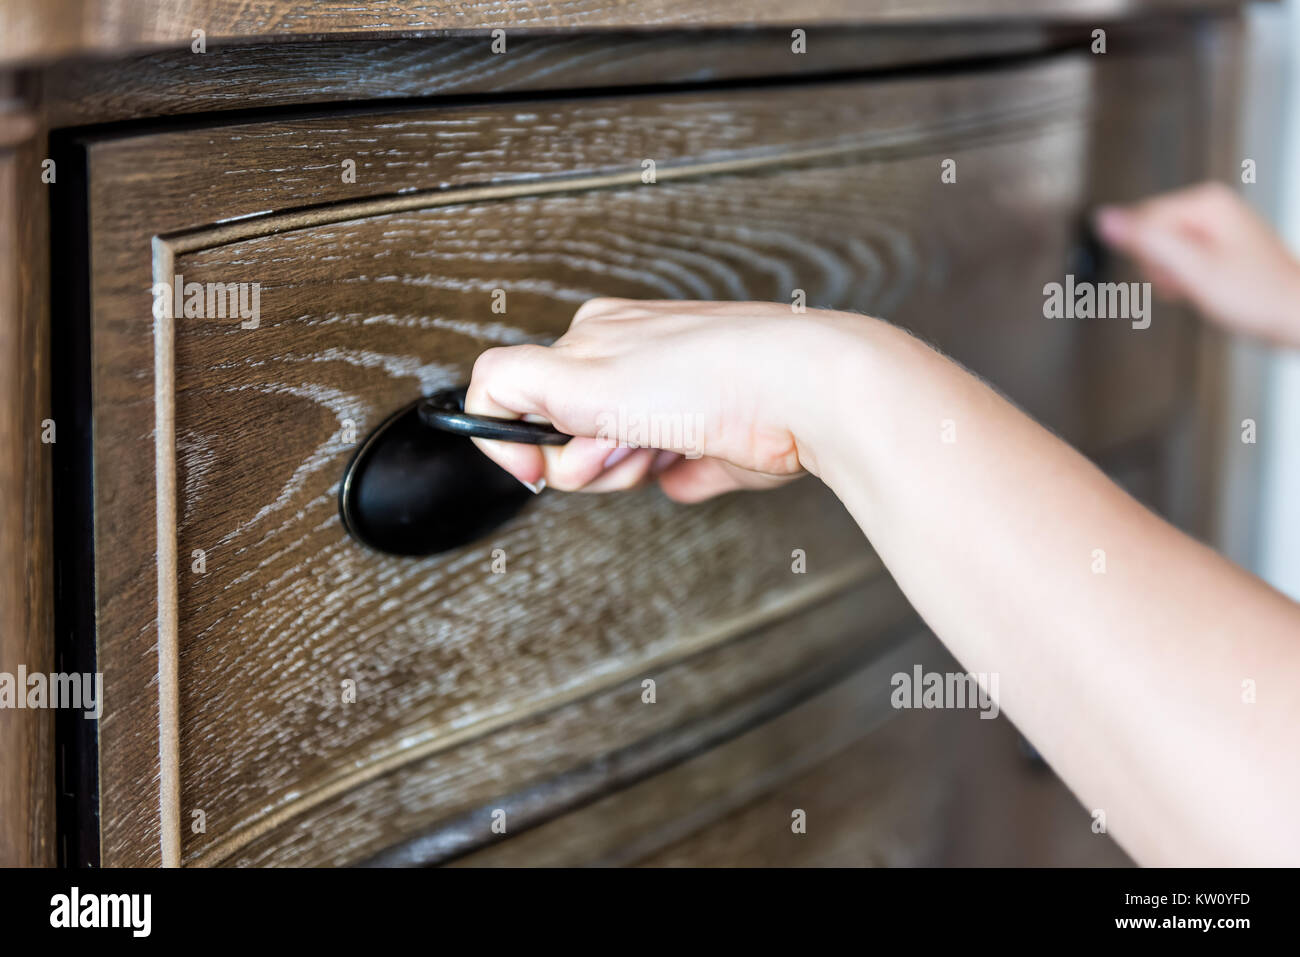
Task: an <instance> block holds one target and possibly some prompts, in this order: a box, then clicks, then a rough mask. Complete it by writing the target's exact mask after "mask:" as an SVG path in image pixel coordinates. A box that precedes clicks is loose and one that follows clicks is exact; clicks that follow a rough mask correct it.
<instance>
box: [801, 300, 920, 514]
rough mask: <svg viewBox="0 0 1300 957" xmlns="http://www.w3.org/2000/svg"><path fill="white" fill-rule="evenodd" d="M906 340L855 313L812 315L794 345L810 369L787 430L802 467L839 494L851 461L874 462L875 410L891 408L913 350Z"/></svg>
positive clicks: (897, 331)
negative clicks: (838, 481)
mask: <svg viewBox="0 0 1300 957" xmlns="http://www.w3.org/2000/svg"><path fill="white" fill-rule="evenodd" d="M912 341H914V340H912V339H911V337H910V336H908V335H907V334H906V333H904V332H903V331H902V330H900V329H898V328H897V327H895V326H892V325H890V324H889V323H887V322H884V321H882V320H880V319H873V318H871V317H869V316H863V315H858V314H854V313H845V312H834V311H831V310H816V311H814V312H810V313H809V316H808V322H806V323H805V324H804V328H803V335H802V337H801V339H800V341H799V342H798V343H797V345H796V344H789V343H787V344H786V346H785V348H787V349H794V350H797V351H796V352H795V354H796V355H799V356H800V357H802V358H803V360H804V361H805V362H806V371H805V375H804V376H802V377H801V379H802V382H801V386H802V387H801V388H799V389H798V390H797V393H798V394H797V395H794V396H791V404H790V407H789V410H788V419H787V425H788V428H789V430H790V433H791V435H792V436H793V437H794V440H795V444H796V446H797V448H798V450H799V460H800V463H801V464H802V465H803V467H804V468H805V469H806V470H807V471H808V472H811V473H812V474H814V475H817V476H818V477H819V478H821V479H822V480H823V481H824V482H826V484H828V485H831V487H832V489H834V484H833V477H837V476H838V475H841V474H845V473H846V472H848V471H851V470H852V468H853V467H854V466H852V465H850V464H849V463H848V461H847V460H848V459H849V458H850V457H852V458H853V459H854V460H857V461H861V460H862V459H863V457H864V456H865V457H866V458H867V459H868V460H870V459H871V458H872V457H873V456H872V454H871V449H870V448H869V446H871V445H873V444H874V443H876V442H877V435H878V432H879V429H878V428H877V427H876V424H877V423H878V419H879V416H878V415H877V414H875V413H876V410H878V409H880V408H882V407H883V408H888V407H890V406H891V405H892V404H893V403H892V402H891V399H890V392H891V390H893V389H895V388H896V386H895V382H896V381H897V376H898V373H897V367H898V364H899V362H900V360H901V359H902V358H903V355H902V354H903V353H904V352H905V351H906V347H905V343H906V342H912Z"/></svg>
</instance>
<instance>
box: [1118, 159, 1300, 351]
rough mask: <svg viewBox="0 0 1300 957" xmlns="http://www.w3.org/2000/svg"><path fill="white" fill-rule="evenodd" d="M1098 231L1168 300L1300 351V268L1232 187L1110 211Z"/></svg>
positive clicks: (1198, 189)
mask: <svg viewBox="0 0 1300 957" xmlns="http://www.w3.org/2000/svg"><path fill="white" fill-rule="evenodd" d="M1097 231H1098V232H1099V233H1100V234H1101V237H1102V238H1103V239H1104V240H1106V241H1107V242H1108V243H1109V244H1110V245H1111V246H1113V247H1115V248H1116V249H1118V250H1120V251H1121V252H1123V253H1126V254H1127V255H1129V256H1132V257H1133V258H1134V259H1135V260H1137V262H1138V265H1139V266H1141V268H1142V270H1143V272H1144V273H1145V274H1146V276H1147V278H1148V279H1149V280H1150V281H1151V283H1152V285H1153V286H1154V287H1155V291H1156V292H1157V293H1158V294H1160V295H1161V296H1163V297H1165V298H1167V299H1171V300H1174V301H1183V302H1187V303H1190V304H1191V305H1193V306H1195V307H1196V308H1197V309H1198V310H1200V311H1201V312H1202V313H1203V314H1204V315H1205V316H1206V318H1208V319H1210V320H1211V321H1213V322H1216V323H1218V324H1219V325H1221V326H1223V327H1224V328H1225V329H1228V330H1229V331H1232V332H1239V333H1243V334H1245V335H1250V336H1257V337H1259V338H1263V339H1268V340H1271V341H1273V342H1277V343H1280V344H1283V345H1297V346H1300V263H1298V262H1297V261H1296V260H1295V259H1294V258H1293V257H1292V256H1291V255H1290V253H1288V251H1287V249H1286V247H1285V246H1284V245H1283V244H1282V241H1281V239H1279V238H1278V236H1277V234H1276V233H1274V232H1273V230H1272V229H1270V228H1269V226H1268V224H1267V223H1265V222H1264V221H1263V220H1262V219H1260V218H1259V217H1258V216H1257V215H1256V214H1255V213H1254V211H1253V210H1251V208H1250V207H1249V206H1247V205H1246V203H1245V201H1243V200H1242V199H1241V197H1239V196H1238V195H1237V194H1236V193H1234V192H1233V191H1232V190H1231V189H1229V188H1228V187H1227V186H1224V185H1223V184H1221V183H1202V184H1201V185H1199V186H1193V187H1190V188H1188V189H1182V190H1178V191H1176V192H1172V193H1167V194H1165V195H1163V196H1157V197H1155V198H1153V199H1148V200H1145V201H1143V202H1141V203H1138V204H1136V205H1134V206H1128V207H1123V208H1120V207H1106V208H1103V209H1101V210H1099V211H1098V213H1097Z"/></svg>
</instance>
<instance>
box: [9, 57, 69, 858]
mask: <svg viewBox="0 0 1300 957" xmlns="http://www.w3.org/2000/svg"><path fill="white" fill-rule="evenodd" d="M13 92H14V91H13V90H12V89H11V88H10V86H9V84H8V83H7V82H5V79H4V78H0V389H2V390H3V391H2V392H0V672H4V673H5V674H7V675H11V676H14V675H17V673H18V671H19V668H20V667H21V668H25V669H26V670H27V672H28V673H29V674H33V673H38V672H39V673H47V672H50V671H52V670H53V665H54V661H55V658H54V631H53V625H52V603H51V597H50V589H51V581H52V576H51V549H50V457H51V453H52V446H51V445H48V444H46V443H44V442H43V440H42V439H43V435H44V434H45V428H44V425H43V423H44V422H45V421H46V420H47V419H49V418H50V406H49V342H50V339H49V327H48V325H47V324H46V322H45V321H44V320H45V315H46V293H45V291H46V289H47V288H48V273H47V271H46V261H45V259H44V257H43V256H41V255H39V254H38V252H37V251H38V250H40V249H41V248H42V247H43V246H44V244H45V243H46V242H47V241H48V240H47V234H46V215H45V210H46V202H47V200H48V197H47V193H46V191H47V189H51V188H53V187H47V186H45V185H43V184H42V183H41V159H42V158H43V155H42V154H43V152H44V151H43V149H42V148H41V137H40V135H39V133H40V127H39V123H38V121H37V118H36V116H35V115H34V114H33V112H32V111H31V110H30V109H29V108H28V105H27V104H25V103H23V102H21V101H20V100H18V99H17V98H16V97H15V98H13V99H10V97H11V95H12V94H13ZM55 425H56V430H55V433H54V436H55V438H56V439H57V435H58V432H57V423H56V424H55ZM19 694H25V689H20V690H19ZM0 755H3V759H2V760H3V769H2V770H0V866H10V867H18V866H40V865H51V864H54V863H55V860H56V854H57V847H56V843H55V834H54V802H55V792H54V788H55V782H54V768H55V754H54V714H53V712H52V711H50V710H48V709H22V710H19V709H16V708H12V707H5V708H0Z"/></svg>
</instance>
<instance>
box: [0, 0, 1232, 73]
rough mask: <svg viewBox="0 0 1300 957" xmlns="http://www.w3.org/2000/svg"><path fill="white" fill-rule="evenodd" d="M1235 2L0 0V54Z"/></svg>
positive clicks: (973, 17)
mask: <svg viewBox="0 0 1300 957" xmlns="http://www.w3.org/2000/svg"><path fill="white" fill-rule="evenodd" d="M1234 5H1236V2H1234V0H804V2H803V3H800V4H799V5H798V6H797V8H796V7H795V6H794V5H792V4H790V3H788V2H784V0H660V2H657V3H654V4H629V3H623V2H618V0H530V2H527V3H511V4H500V3H495V2H491V0H461V2H457V3H441V2H430V0H372V2H370V3H365V4H357V3H355V2H353V0H315V2H307V0H269V2H268V0H237V2H231V0H136V2H133V3H119V2H113V0H9V2H8V3H6V4H5V5H4V6H3V7H0V63H4V62H24V61H38V60H45V61H48V60H51V59H54V58H56V57H62V56H69V55H72V54H79V53H88V52H101V53H102V52H108V51H115V52H119V53H122V52H130V51H133V50H139V49H142V48H149V47H167V46H171V47H176V46H181V47H189V46H190V44H191V42H192V36H193V31H195V30H203V31H205V34H206V40H207V42H208V43H211V44H217V43H220V42H223V41H228V40H248V39H290V38H310V37H316V36H322V35H339V36H356V35H370V36H376V37H383V36H402V35H410V34H413V33H430V32H434V31H481V32H487V31H490V30H492V29H497V28H500V29H505V30H507V31H520V32H521V33H526V32H527V31H543V30H552V31H554V30H565V31H576V30H586V31H594V30H618V29H629V28H630V29H645V28H665V27H692V28H699V27H723V28H725V27H744V26H782V27H787V28H788V27H803V28H809V27H813V26H817V25H826V24H830V25H840V24H844V25H847V24H863V25H880V24H895V23H924V24H932V23H938V22H942V21H944V20H962V21H968V22H969V21H977V22H978V21H990V20H1024V19H1045V20H1055V21H1062V20H1064V21H1087V22H1090V23H1091V22H1097V21H1099V20H1110V19H1116V18H1122V17H1129V16H1135V15H1138V14H1145V13H1151V12H1169V13H1177V14H1183V13H1188V12H1193V11H1201V10H1207V9H1215V10H1223V9H1226V8H1229V7H1232V6H1234Z"/></svg>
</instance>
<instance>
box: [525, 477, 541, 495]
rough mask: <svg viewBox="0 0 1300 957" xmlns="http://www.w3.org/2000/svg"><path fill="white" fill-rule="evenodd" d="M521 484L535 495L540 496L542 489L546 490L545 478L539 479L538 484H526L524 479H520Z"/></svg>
mask: <svg viewBox="0 0 1300 957" xmlns="http://www.w3.org/2000/svg"><path fill="white" fill-rule="evenodd" d="M519 482H520V484H521V485H523V487H524V488H526V489H528V491H530V492H532V493H533V494H534V495H538V494H540V493H541V491H542V489H544V488H546V479H544V478H539V479H538V480H537V481H536V482H525V481H524V480H523V479H520V480H519Z"/></svg>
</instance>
